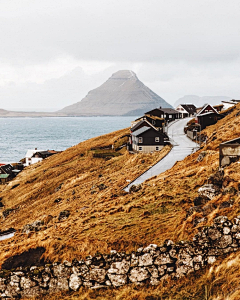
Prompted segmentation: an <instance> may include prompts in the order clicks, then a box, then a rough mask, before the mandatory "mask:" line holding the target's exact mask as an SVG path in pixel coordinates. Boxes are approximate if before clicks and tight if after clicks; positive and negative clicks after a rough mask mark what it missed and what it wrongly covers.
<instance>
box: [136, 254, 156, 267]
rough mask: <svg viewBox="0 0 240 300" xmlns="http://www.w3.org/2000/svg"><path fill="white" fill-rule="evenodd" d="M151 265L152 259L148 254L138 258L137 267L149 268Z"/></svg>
mask: <svg viewBox="0 0 240 300" xmlns="http://www.w3.org/2000/svg"><path fill="white" fill-rule="evenodd" d="M152 264H153V257H152V255H151V254H150V253H145V254H144V255H142V256H139V257H138V265H139V267H142V266H151V265H152Z"/></svg>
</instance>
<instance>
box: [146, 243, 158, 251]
mask: <svg viewBox="0 0 240 300" xmlns="http://www.w3.org/2000/svg"><path fill="white" fill-rule="evenodd" d="M156 249H157V245H156V244H150V245H148V246H147V247H146V248H144V249H143V252H145V253H146V252H150V253H152V252H153V251H155V250H156Z"/></svg>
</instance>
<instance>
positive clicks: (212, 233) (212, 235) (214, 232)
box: [208, 228, 222, 241]
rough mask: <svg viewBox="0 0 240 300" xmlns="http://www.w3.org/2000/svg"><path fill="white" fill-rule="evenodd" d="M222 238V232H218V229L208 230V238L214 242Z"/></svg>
mask: <svg viewBox="0 0 240 300" xmlns="http://www.w3.org/2000/svg"><path fill="white" fill-rule="evenodd" d="M221 236H222V234H221V232H220V231H218V230H217V229H214V228H209V229H208V237H210V239H211V240H212V241H216V240H218V239H219V238H220V237H221Z"/></svg>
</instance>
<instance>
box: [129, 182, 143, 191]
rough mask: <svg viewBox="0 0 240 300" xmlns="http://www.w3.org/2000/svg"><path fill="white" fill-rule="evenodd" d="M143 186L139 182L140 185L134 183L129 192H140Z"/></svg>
mask: <svg viewBox="0 0 240 300" xmlns="http://www.w3.org/2000/svg"><path fill="white" fill-rule="evenodd" d="M141 188H142V185H141V184H138V185H134V184H133V185H132V186H131V187H130V189H129V193H135V192H138V191H140V190H141Z"/></svg>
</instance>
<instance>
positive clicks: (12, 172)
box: [0, 164, 20, 183]
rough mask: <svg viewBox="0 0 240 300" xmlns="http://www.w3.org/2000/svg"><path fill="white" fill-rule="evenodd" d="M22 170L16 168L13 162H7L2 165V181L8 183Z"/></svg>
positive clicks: (0, 167)
mask: <svg viewBox="0 0 240 300" xmlns="http://www.w3.org/2000/svg"><path fill="white" fill-rule="evenodd" d="M19 172H20V170H17V169H15V168H14V167H13V166H12V165H11V164H5V165H1V166H0V182H1V183H6V182H7V181H9V180H11V179H13V178H14V177H15V176H17V174H18V173H19Z"/></svg>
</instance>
